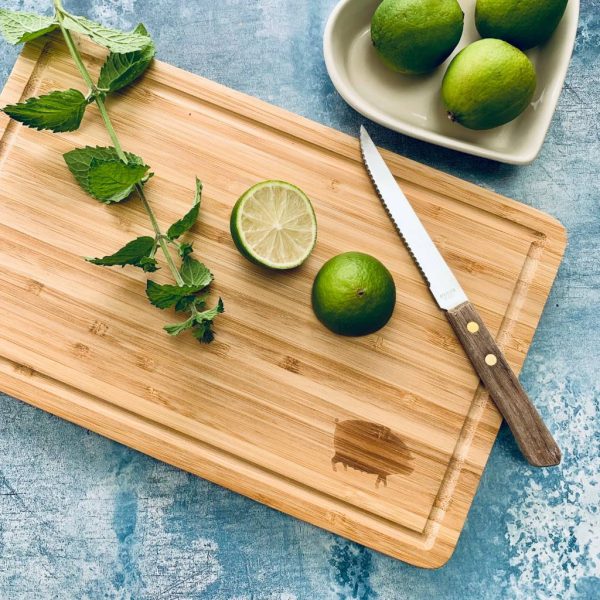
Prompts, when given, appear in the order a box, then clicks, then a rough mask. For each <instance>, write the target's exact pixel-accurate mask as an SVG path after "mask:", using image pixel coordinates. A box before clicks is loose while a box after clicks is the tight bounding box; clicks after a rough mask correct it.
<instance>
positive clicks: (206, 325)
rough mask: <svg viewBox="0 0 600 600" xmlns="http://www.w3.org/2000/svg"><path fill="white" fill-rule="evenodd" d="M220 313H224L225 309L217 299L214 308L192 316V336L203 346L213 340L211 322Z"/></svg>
mask: <svg viewBox="0 0 600 600" xmlns="http://www.w3.org/2000/svg"><path fill="white" fill-rule="evenodd" d="M222 312H225V307H224V306H223V300H221V298H219V302H218V303H217V305H216V306H215V307H214V308H211V309H209V310H205V311H204V312H201V313H197V314H196V315H194V318H195V321H196V325H195V327H194V329H193V331H192V334H193V336H194V337H195V338H196V339H197V340H198V341H200V342H202V343H203V344H208V343H210V342H212V341H213V340H214V339H215V334H214V332H213V329H212V324H213V320H214V318H215V317H216V316H217V315H218V314H220V313H222Z"/></svg>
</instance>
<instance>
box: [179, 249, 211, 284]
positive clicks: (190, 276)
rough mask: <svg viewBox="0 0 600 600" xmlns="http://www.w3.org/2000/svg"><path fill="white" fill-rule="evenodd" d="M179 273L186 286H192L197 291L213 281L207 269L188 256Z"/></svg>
mask: <svg viewBox="0 0 600 600" xmlns="http://www.w3.org/2000/svg"><path fill="white" fill-rule="evenodd" d="M179 272H180V273H181V277H182V279H183V281H184V282H185V283H186V285H193V286H195V287H197V288H198V289H202V288H205V287H206V286H207V285H210V283H211V281H212V280H213V275H212V273H211V272H210V271H209V270H208V268H207V267H206V266H205V265H204V264H202V263H201V262H200V261H198V260H196V259H195V258H191V257H190V256H188V257H186V258H185V260H184V261H183V265H182V266H181V269H180V271H179Z"/></svg>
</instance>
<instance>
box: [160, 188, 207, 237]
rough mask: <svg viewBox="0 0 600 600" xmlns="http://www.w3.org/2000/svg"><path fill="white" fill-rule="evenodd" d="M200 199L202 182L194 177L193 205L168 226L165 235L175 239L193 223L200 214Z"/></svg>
mask: <svg viewBox="0 0 600 600" xmlns="http://www.w3.org/2000/svg"><path fill="white" fill-rule="evenodd" d="M201 199H202V182H201V181H200V180H199V179H198V178H197V177H196V195H195V197H194V205H193V206H192V208H191V209H190V210H189V211H188V212H187V213H186V215H185V216H184V217H182V218H181V219H179V221H176V222H175V223H173V225H171V227H169V230H168V231H167V236H168V237H169V239H171V240H176V239H177V238H178V237H179V236H181V235H183V234H184V233H185V232H186V231H188V230H189V229H191V228H192V227H193V225H194V223H195V222H196V221H197V219H198V215H199V214H200V200H201Z"/></svg>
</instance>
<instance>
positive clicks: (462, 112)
mask: <svg viewBox="0 0 600 600" xmlns="http://www.w3.org/2000/svg"><path fill="white" fill-rule="evenodd" d="M535 86H536V75H535V68H534V67H533V64H532V63H531V61H530V60H529V58H527V56H525V54H523V52H521V51H520V50H519V49H518V48H515V47H514V46H511V45H510V44H509V43H507V42H503V41H502V40H494V39H490V38H488V39H485V40H478V41H476V42H473V43H472V44H470V45H469V46H467V47H466V48H464V49H463V50H461V51H460V52H459V53H458V54H457V55H456V56H455V57H454V59H453V60H452V62H451V63H450V65H449V67H448V70H447V71H446V74H445V75H444V80H443V82H442V99H443V101H444V104H445V106H446V108H447V110H448V117H449V118H450V119H451V120H452V121H456V122H457V123H460V124H461V125H464V126H465V127H469V128H470V129H491V128H492V127H498V126H499V125H503V124H504V123H508V122H509V121H512V120H513V119H514V118H515V117H517V116H518V115H520V114H521V113H522V112H523V111H524V110H525V109H526V108H527V106H529V103H530V102H531V99H532V97H533V93H534V92H535Z"/></svg>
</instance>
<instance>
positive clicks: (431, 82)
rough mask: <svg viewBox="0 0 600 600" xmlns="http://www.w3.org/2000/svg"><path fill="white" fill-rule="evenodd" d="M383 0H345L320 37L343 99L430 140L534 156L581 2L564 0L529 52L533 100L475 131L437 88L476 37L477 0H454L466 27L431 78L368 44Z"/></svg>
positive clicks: (500, 155) (489, 153)
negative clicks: (390, 64) (385, 59)
mask: <svg viewBox="0 0 600 600" xmlns="http://www.w3.org/2000/svg"><path fill="white" fill-rule="evenodd" d="M379 3H380V0H342V1H341V2H340V3H339V4H338V5H337V6H336V7H335V8H334V10H333V12H332V13H331V16H330V17H329V20H328V21H327V26H326V28H325V35H324V44H323V47H324V54H325V63H326V65H327V71H328V72H329V76H330V77H331V80H332V81H333V84H334V85H335V87H336V88H337V90H338V92H339V93H340V94H341V95H342V97H343V98H344V100H346V102H348V104H350V106H352V107H353V108H354V109H356V110H357V111H358V112H359V113H361V114H362V115H364V116H365V117H368V118H369V119H371V120H373V121H376V122H377V123H380V124H381V125H384V126H385V127H389V128H390V129H394V130H395V131H399V132H401V133H404V134H406V135H410V136H412V137H415V138H419V139H421V140H425V141H427V142H431V143H433V144H438V145H440V146H445V147H447V148H453V149H454V150H460V151H462V152H467V153H468V154H474V155H476V156H483V157H485V158H491V159H493V160H498V161H501V162H505V163H511V164H515V165H524V164H529V163H530V162H532V161H533V160H534V159H535V157H536V156H537V155H538V153H539V151H540V149H541V147H542V143H543V142H544V137H545V136H546V132H547V131H548V127H549V126H550V121H551V119H552V115H553V113H554V110H555V108H556V103H557V102H558V97H559V95H560V91H561V89H562V86H563V83H564V80H565V75H566V74H567V68H568V66H569V60H570V58H571V53H572V52H573V45H574V43H575V34H576V31H577V19H578V17H579V0H569V4H568V5H567V10H566V12H565V15H564V16H563V18H562V21H561V22H560V24H559V26H558V28H557V29H556V31H555V32H554V34H553V35H552V37H551V38H550V40H549V41H548V42H546V44H544V45H543V46H540V47H538V48H533V49H531V50H528V51H527V55H528V56H529V57H530V58H531V60H532V61H533V63H534V65H535V68H536V71H537V77H538V85H537V89H536V92H535V95H534V98H533V101H532V102H531V105H530V106H529V107H528V108H527V109H526V110H525V111H524V112H523V114H521V115H520V116H519V117H518V118H517V119H515V120H514V121H512V122H511V123H507V124H506V125H503V126H501V127H496V128H495V129H489V130H486V131H473V130H470V129H466V128H465V127H462V126H461V125H458V124H457V123H452V122H451V121H450V120H449V119H448V118H447V116H446V111H445V110H444V107H443V104H442V101H441V98H440V87H441V83H442V78H443V76H444V73H445V71H446V67H447V66H448V63H449V62H450V60H452V57H453V56H454V54H456V53H457V52H458V51H459V50H460V49H462V48H464V47H465V46H466V45H468V44H469V43H471V42H473V41H475V40H476V39H479V34H478V33H477V30H476V28H475V19H474V13H475V0H459V3H460V5H461V7H462V9H463V11H464V13H465V28H464V32H463V36H462V38H461V40H460V43H459V44H458V46H457V48H456V50H455V51H454V53H453V54H452V56H451V57H450V58H448V60H447V61H446V62H445V63H443V64H442V65H440V66H439V67H438V68H437V69H436V70H435V71H434V72H433V73H431V74H429V75H419V76H407V75H400V74H398V73H394V72H393V71H391V70H390V69H388V68H387V67H386V66H385V65H384V64H383V63H382V62H381V60H380V59H379V57H378V56H377V54H376V52H375V49H374V48H373V45H372V43H371V31H370V30H371V17H372V16H373V13H374V12H375V9H376V8H377V6H378V5H379Z"/></svg>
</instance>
